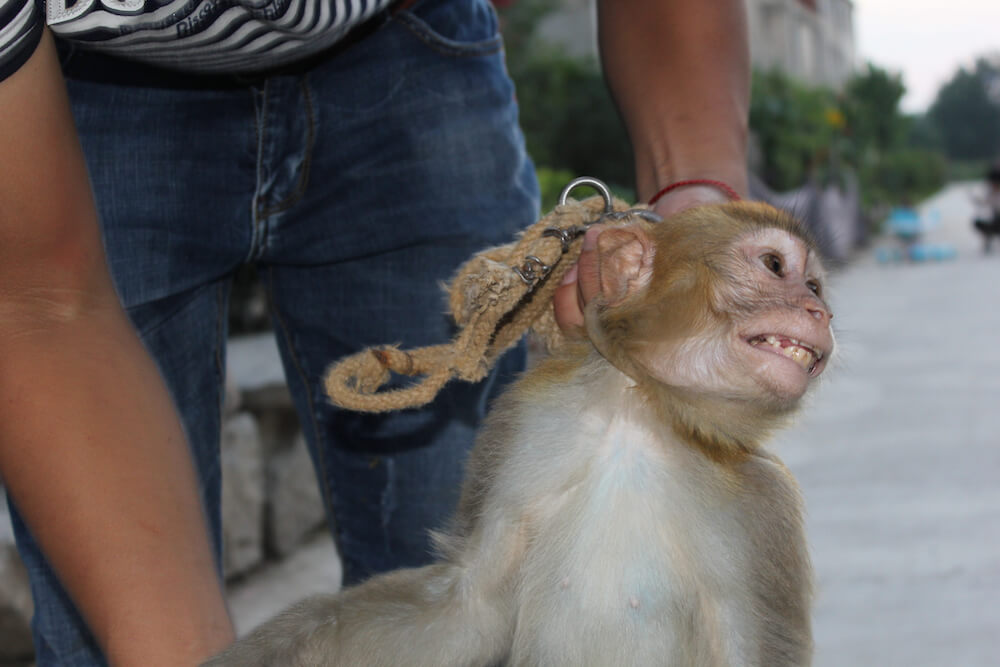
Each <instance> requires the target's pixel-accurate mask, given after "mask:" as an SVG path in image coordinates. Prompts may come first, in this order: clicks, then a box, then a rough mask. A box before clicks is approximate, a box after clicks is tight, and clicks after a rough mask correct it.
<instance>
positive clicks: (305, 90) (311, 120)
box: [259, 76, 316, 217]
mask: <svg viewBox="0 0 1000 667" xmlns="http://www.w3.org/2000/svg"><path fill="white" fill-rule="evenodd" d="M299 88H301V89H302V99H303V101H304V103H305V112H306V148H305V158H304V159H303V161H302V173H301V174H299V182H298V184H297V185H296V186H295V191H294V192H292V193H291V194H290V195H288V196H287V197H285V198H284V199H282V200H281V201H280V202H278V203H277V204H274V205H273V206H270V207H268V208H265V209H262V210H261V211H260V213H259V215H260V216H261V217H267V216H270V215H274V214H275V213H281V212H283V211H287V210H288V209H289V208H291V207H292V206H294V205H295V204H297V203H298V202H299V201H300V200H301V199H302V197H303V196H304V195H305V193H306V188H307V187H308V186H309V170H310V168H311V167H312V151H313V145H314V143H315V142H316V114H315V111H314V109H313V101H312V92H311V91H310V88H309V82H308V80H307V76H303V77H302V78H301V79H300V80H299Z"/></svg>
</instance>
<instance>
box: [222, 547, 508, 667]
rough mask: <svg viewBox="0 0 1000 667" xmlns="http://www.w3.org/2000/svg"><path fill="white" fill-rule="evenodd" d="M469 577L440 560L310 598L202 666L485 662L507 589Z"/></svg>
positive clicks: (496, 656)
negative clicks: (489, 587) (484, 585)
mask: <svg viewBox="0 0 1000 667" xmlns="http://www.w3.org/2000/svg"><path fill="white" fill-rule="evenodd" d="M472 579H473V577H472V576H471V575H470V573H469V570H468V569H467V568H464V567H461V566H458V565H454V564H446V563H442V564H435V565H429V566H427V567H423V568H419V569H410V570H398V571H396V572H390V573H387V574H385V575H382V576H379V577H376V578H374V579H371V580H369V581H367V582H365V583H364V584H361V585H359V586H357V587H354V588H349V589H346V590H344V591H342V592H341V593H339V594H337V595H328V596H318V597H314V598H309V599H307V600H304V601H302V602H300V603H299V604H297V605H295V606H294V607H292V608H290V609H288V610H287V611H285V612H283V613H282V614H281V615H279V616H278V617H276V618H274V619H273V620H271V621H268V622H267V623H265V624H264V625H262V626H261V627H259V628H257V629H256V630H254V631H253V632H252V633H251V634H250V635H249V636H248V637H246V638H245V639H243V640H241V641H239V642H237V643H236V644H235V645H234V646H232V647H231V648H229V649H228V650H226V651H225V652H224V653H222V654H220V655H219V656H216V657H215V658H213V659H212V660H210V661H209V662H207V663H206V667H264V666H273V667H318V666H320V665H343V666H344V667H383V666H385V667H425V666H426V667H448V666H449V665H454V666H456V667H459V666H460V667H473V666H475V665H483V666H487V665H492V664H495V663H496V662H498V661H499V660H501V659H502V658H503V656H504V655H505V653H506V651H507V648H508V646H509V643H510V634H511V623H512V614H511V613H510V611H509V608H508V602H506V600H507V599H508V596H507V595H505V594H503V592H502V591H497V590H490V591H486V590H482V589H481V587H480V586H478V585H476V584H477V583H482V582H474V581H472Z"/></svg>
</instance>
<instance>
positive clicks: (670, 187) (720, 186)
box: [649, 178, 740, 206]
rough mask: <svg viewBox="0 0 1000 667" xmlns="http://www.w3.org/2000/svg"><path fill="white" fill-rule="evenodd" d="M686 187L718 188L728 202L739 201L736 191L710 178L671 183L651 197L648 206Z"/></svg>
mask: <svg viewBox="0 0 1000 667" xmlns="http://www.w3.org/2000/svg"><path fill="white" fill-rule="evenodd" d="M686 185H711V186H712V187H715V188H718V189H720V190H722V191H723V192H724V193H726V196H727V197H729V199H730V200H732V201H740V196H739V194H737V193H736V190H733V189H732V188H731V187H729V186H728V185H726V184H725V183H723V182H722V181H713V180H712V179H710V178H692V179H690V180H687V181H677V182H676V183H671V184H670V185H668V186H667V187H665V188H663V189H662V190H660V191H659V192H657V193H656V194H655V195H653V197H652V199H650V200H649V205H650V206H652V205H653V204H655V203H656V202H657V201H659V199H660V197H662V196H663V195H665V194H667V193H668V192H670V191H671V190H676V189H677V188H683V187H684V186H686Z"/></svg>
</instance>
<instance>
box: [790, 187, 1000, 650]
mask: <svg viewBox="0 0 1000 667" xmlns="http://www.w3.org/2000/svg"><path fill="white" fill-rule="evenodd" d="M971 187H972V186H969V185H957V186H952V187H949V188H948V189H946V190H945V191H944V192H942V193H941V194H940V195H938V196H937V197H935V198H934V199H932V200H931V201H929V202H927V203H926V204H925V205H924V206H923V207H922V210H923V211H924V213H925V214H926V217H929V218H934V217H937V219H938V221H939V224H938V226H937V227H936V228H934V229H933V230H931V231H930V232H929V233H928V235H927V239H928V240H929V241H934V242H949V243H952V244H954V245H955V247H956V248H957V249H958V252H959V255H958V258H957V259H955V260H953V261H951V262H947V263H935V264H898V265H879V264H877V263H876V262H875V261H874V259H873V256H874V253H866V254H865V256H863V257H861V258H859V260H858V261H856V262H854V263H852V265H851V266H850V268H849V269H847V270H846V271H844V272H843V273H841V274H839V275H837V276H835V277H834V280H833V281H832V283H831V287H832V289H833V290H834V298H833V303H834V311H835V313H836V317H835V319H834V323H835V325H837V326H836V328H837V339H838V344H839V363H838V364H836V366H835V367H833V368H830V369H829V370H828V375H827V377H826V382H825V383H824V385H823V386H821V387H820V389H819V391H818V392H817V393H816V395H815V396H814V397H813V401H812V405H810V406H809V407H808V408H807V411H806V414H805V415H804V417H803V418H802V419H800V421H799V423H798V424H796V426H795V427H794V428H793V429H792V430H790V431H788V432H785V433H783V434H782V435H781V436H780V438H779V439H778V441H777V442H776V443H775V450H776V452H777V453H778V454H779V455H780V456H782V458H784V459H785V461H786V462H787V463H788V464H789V466H790V467H791V468H792V469H793V471H794V472H795V473H796V475H797V476H798V477H799V480H800V482H801V484H802V487H803V492H804V494H805V496H806V502H807V505H808V512H809V532H810V538H811V542H812V546H813V556H814V561H815V565H816V569H817V573H818V578H819V591H818V599H817V607H816V616H815V623H816V641H817V655H816V662H815V664H816V665H817V667H845V666H868V665H871V666H874V667H895V666H904V665H905V666H906V667H923V666H926V667H943V666H948V667H951V666H955V667H978V666H980V665H982V666H985V665H1000V345H998V343H1000V248H998V249H997V251H996V254H994V255H991V256H983V254H982V252H981V250H980V244H979V240H978V238H977V237H976V236H975V235H974V234H973V233H972V231H971V228H970V226H969V220H970V219H971V216H972V205H971V201H970V194H971Z"/></svg>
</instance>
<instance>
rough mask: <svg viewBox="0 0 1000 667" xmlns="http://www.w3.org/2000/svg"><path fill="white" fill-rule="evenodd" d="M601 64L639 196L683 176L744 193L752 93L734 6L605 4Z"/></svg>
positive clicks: (736, 0)
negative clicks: (631, 154) (717, 182)
mask: <svg viewBox="0 0 1000 667" xmlns="http://www.w3.org/2000/svg"><path fill="white" fill-rule="evenodd" d="M598 12H599V19H600V20H599V36H600V45H601V60H602V64H603V67H604V71H605V75H606V78H607V80H608V84H609V86H610V88H611V91H612V94H613V95H614V98H615V101H616V102H617V104H618V107H619V109H620V110H621V113H622V116H623V117H624V119H625V123H626V126H627V127H628V132H629V136H630V138H631V141H632V146H633V149H634V152H635V158H636V185H637V188H638V196H639V199H640V200H646V199H649V198H650V197H651V196H653V195H654V194H655V193H656V192H657V191H658V190H659V189H660V188H662V187H664V186H666V185H668V184H670V183H672V182H675V181H678V180H684V179H691V178H711V179H717V180H721V181H724V182H726V183H729V184H730V185H731V186H732V187H733V188H735V189H736V190H737V192H739V193H741V194H745V193H746V190H747V174H746V142H747V113H748V107H749V96H750V83H749V81H750V66H749V48H748V46H747V36H746V30H747V29H746V10H745V7H744V5H743V2H741V1H740V0H720V1H718V2H715V1H713V2H685V1H682V0H603V1H602V2H600V3H599V7H598Z"/></svg>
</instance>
